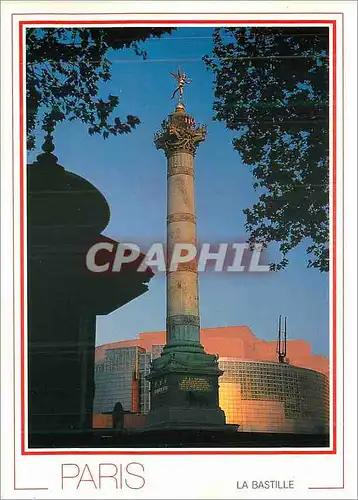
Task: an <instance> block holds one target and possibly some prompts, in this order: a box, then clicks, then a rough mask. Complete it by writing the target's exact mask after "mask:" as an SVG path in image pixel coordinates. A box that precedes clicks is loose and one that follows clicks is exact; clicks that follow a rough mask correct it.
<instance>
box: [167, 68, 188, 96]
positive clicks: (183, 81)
mask: <svg viewBox="0 0 358 500" xmlns="http://www.w3.org/2000/svg"><path fill="white" fill-rule="evenodd" d="M170 74H171V75H172V76H173V77H174V78H175V79H176V81H177V87H176V88H175V90H174V92H173V94H172V99H174V97H175V94H176V93H177V92H179V99H178V102H181V101H182V99H183V93H184V85H187V84H189V83H191V80H190V79H189V78H188V76H187V74H186V73H182V71H181V69H180V68H178V72H177V73H172V72H170Z"/></svg>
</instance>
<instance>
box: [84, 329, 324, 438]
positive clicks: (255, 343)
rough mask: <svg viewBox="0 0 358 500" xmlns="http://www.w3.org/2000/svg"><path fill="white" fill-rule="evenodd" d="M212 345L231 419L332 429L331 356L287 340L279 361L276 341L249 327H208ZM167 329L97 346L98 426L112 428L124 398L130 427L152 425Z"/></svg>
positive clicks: (253, 428)
mask: <svg viewBox="0 0 358 500" xmlns="http://www.w3.org/2000/svg"><path fill="white" fill-rule="evenodd" d="M201 343H202V344H203V346H204V348H205V351H206V352H207V353H211V354H218V356H219V367H220V369H221V370H222V371H223V372H224V373H223V375H222V376H221V377H220V378H219V401H220V407H221V409H222V410H224V412H225V414H226V422H227V423H228V424H238V425H239V426H240V427H239V431H243V432H270V433H275V432H276V433H295V434H300V433H302V434H306V433H311V434H328V432H329V383H328V371H329V364H328V359H327V358H326V357H324V356H314V355H312V352H311V346H310V344H308V343H307V342H305V341H303V340H289V341H287V359H286V362H279V361H278V356H277V353H276V341H272V342H270V341H269V342H267V341H262V340H259V339H258V338H256V337H255V335H254V334H253V332H252V331H251V330H250V328H248V327H247V326H226V327H219V328H204V329H202V330H201ZM164 344H165V332H146V333H140V334H139V338H138V339H134V340H125V341H121V342H114V343H111V344H105V345H102V346H99V347H97V348H96V363H95V384H96V389H95V399H94V418H93V426H94V427H97V428H98V427H101V428H103V427H112V416H111V413H112V410H113V407H114V405H115V404H116V403H117V402H118V401H119V402H121V404H122V406H123V409H124V411H125V415H124V425H125V427H127V428H134V427H141V426H143V425H145V420H146V414H148V413H149V410H150V386H149V382H148V381H147V380H146V375H148V373H149V370H150V363H151V361H152V360H153V359H155V358H157V357H159V356H160V354H161V351H162V348H163V346H164Z"/></svg>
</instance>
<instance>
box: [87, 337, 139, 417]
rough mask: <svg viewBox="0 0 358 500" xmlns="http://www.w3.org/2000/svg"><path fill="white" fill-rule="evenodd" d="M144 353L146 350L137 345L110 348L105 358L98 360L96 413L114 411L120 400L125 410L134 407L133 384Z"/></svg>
mask: <svg viewBox="0 0 358 500" xmlns="http://www.w3.org/2000/svg"><path fill="white" fill-rule="evenodd" d="M142 353H145V350H144V349H142V348H140V347H136V346H135V347H121V348H118V349H108V350H107V351H106V352H105V357H104V359H103V360H100V361H96V364H95V396H94V403H93V411H94V413H104V412H109V411H112V410H113V407H114V405H115V404H116V403H117V402H118V401H120V402H121V403H122V406H123V409H124V410H125V411H132V410H133V409H134V408H133V397H132V395H133V390H134V387H133V386H134V384H135V379H136V376H137V375H138V374H139V357H140V356H141V354H142Z"/></svg>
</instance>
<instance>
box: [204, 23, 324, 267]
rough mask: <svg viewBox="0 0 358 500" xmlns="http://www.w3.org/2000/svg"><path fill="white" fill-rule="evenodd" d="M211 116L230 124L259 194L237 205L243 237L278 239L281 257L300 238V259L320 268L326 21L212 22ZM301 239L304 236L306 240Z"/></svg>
mask: <svg viewBox="0 0 358 500" xmlns="http://www.w3.org/2000/svg"><path fill="white" fill-rule="evenodd" d="M204 60H205V62H206V64H207V67H208V68H210V69H212V70H213V72H214V77H215V80H214V83H215V100H214V111H215V112H216V115H215V119H216V120H219V121H223V122H225V123H226V126H227V128H228V129H230V130H237V131H238V132H239V134H238V136H237V137H236V138H235V139H234V140H233V146H234V148H235V149H236V150H237V151H238V152H239V153H240V155H241V158H242V160H243V162H244V163H245V164H247V165H250V166H252V172H253V175H254V188H255V189H256V190H258V194H259V198H258V201H257V203H255V204H254V205H253V206H252V207H251V208H247V209H245V210H244V213H245V215H246V224H245V226H246V229H247V231H248V233H249V241H250V242H251V243H252V242H255V241H256V242H261V243H263V244H264V245H265V246H266V245H267V244H268V243H269V242H279V243H280V251H281V254H282V259H281V261H280V262H279V263H273V264H272V265H271V267H272V269H276V270H277V269H282V268H284V267H286V265H287V264H288V260H287V258H286V256H287V253H288V252H289V251H290V250H291V249H293V248H295V247H296V246H297V245H298V244H300V243H301V242H302V241H303V240H306V239H308V243H307V253H308V256H309V258H308V267H315V268H318V269H319V270H320V271H327V270H328V263H329V256H328V236H329V221H328V199H329V193H328V179H329V162H328V157H329V155H328V143H329V138H328V125H329V119H328V118H329V110H328V78H329V77H328V29H327V28H319V27H313V28H307V27H304V28H303V27H302V28H291V27H290V28H281V27H278V28H276V27H267V28H266V27H265V28H245V27H242V28H226V29H216V30H215V32H214V39H213V54H212V55H211V56H205V57H204ZM306 241H307V240H306Z"/></svg>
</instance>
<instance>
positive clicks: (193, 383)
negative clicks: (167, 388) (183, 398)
mask: <svg viewBox="0 0 358 500" xmlns="http://www.w3.org/2000/svg"><path fill="white" fill-rule="evenodd" d="M179 389H180V390H181V391H199V392H210V391H212V390H213V388H212V385H211V383H210V382H209V381H208V380H207V379H205V378H201V377H185V378H183V379H182V380H179Z"/></svg>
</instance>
